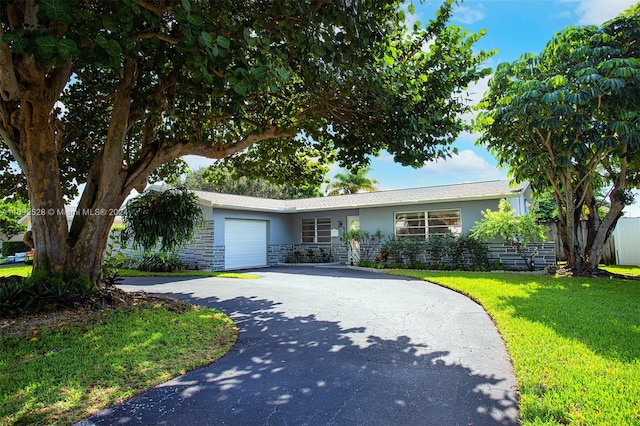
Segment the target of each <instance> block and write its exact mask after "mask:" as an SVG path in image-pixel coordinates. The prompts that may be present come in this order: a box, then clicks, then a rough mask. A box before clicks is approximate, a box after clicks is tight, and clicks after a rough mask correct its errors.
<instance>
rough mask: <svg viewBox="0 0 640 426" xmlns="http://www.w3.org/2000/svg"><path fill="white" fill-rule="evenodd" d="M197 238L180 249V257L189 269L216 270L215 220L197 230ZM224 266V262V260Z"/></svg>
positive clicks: (207, 222) (208, 221)
mask: <svg viewBox="0 0 640 426" xmlns="http://www.w3.org/2000/svg"><path fill="white" fill-rule="evenodd" d="M195 234H196V235H195V240H194V241H193V242H192V243H190V244H187V245H186V246H184V247H183V248H181V249H180V250H178V259H180V261H181V262H182V263H184V264H185V265H187V268H188V269H200V270H205V271H212V270H214V269H213V268H214V263H215V262H214V247H213V220H207V221H205V223H204V225H203V226H202V227H200V228H198V229H197V230H196V233H195ZM223 266H224V262H223Z"/></svg>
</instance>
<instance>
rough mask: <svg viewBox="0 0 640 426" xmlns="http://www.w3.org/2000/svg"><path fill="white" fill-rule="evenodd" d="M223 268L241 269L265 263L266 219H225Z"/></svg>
mask: <svg viewBox="0 0 640 426" xmlns="http://www.w3.org/2000/svg"><path fill="white" fill-rule="evenodd" d="M224 246H225V250H224V268H225V269H242V268H253V267H256V266H265V265H266V264H267V221H265V220H248V219H225V221H224Z"/></svg>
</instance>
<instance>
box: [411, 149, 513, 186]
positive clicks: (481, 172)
mask: <svg viewBox="0 0 640 426" xmlns="http://www.w3.org/2000/svg"><path fill="white" fill-rule="evenodd" d="M421 170H422V171H423V172H424V173H427V174H432V173H433V174H438V175H448V176H455V177H456V180H457V181H458V182H473V181H483V180H493V179H504V177H505V172H504V171H501V170H499V169H498V168H497V167H496V166H495V165H494V164H490V163H489V162H488V161H487V160H485V159H484V158H482V157H480V156H479V155H478V154H476V153H475V152H474V151H472V150H470V149H465V150H463V151H460V153H458V154H457V155H453V156H452V157H451V158H447V159H445V160H442V159H439V160H436V161H434V162H429V163H426V164H425V166H424V167H423V168H422V169H421Z"/></svg>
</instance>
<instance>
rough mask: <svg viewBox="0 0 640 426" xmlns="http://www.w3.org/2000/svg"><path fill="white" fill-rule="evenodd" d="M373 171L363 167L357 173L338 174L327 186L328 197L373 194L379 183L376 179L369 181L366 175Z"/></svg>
mask: <svg viewBox="0 0 640 426" xmlns="http://www.w3.org/2000/svg"><path fill="white" fill-rule="evenodd" d="M370 171H371V169H370V168H369V167H363V168H361V169H359V170H357V171H356V172H355V173H353V172H348V173H338V174H336V175H335V176H334V177H333V182H331V183H330V184H329V185H327V189H326V193H327V195H347V194H355V193H358V192H361V191H366V192H373V191H375V190H376V189H377V188H376V186H375V185H377V184H378V183H379V182H378V181H377V180H375V179H369V178H368V177H367V176H366V175H367V173H369V172H370Z"/></svg>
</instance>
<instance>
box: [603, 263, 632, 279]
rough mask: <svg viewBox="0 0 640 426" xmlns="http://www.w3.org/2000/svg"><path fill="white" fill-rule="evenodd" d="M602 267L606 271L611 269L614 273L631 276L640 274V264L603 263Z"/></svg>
mask: <svg viewBox="0 0 640 426" xmlns="http://www.w3.org/2000/svg"><path fill="white" fill-rule="evenodd" d="M600 267H601V268H602V269H604V270H605V271H609V272H612V273H614V274H620V275H627V276H629V277H639V276H640V266H618V265H607V266H605V265H602V266H600Z"/></svg>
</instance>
